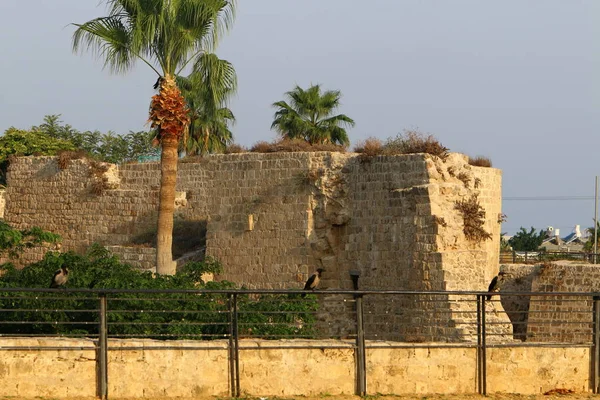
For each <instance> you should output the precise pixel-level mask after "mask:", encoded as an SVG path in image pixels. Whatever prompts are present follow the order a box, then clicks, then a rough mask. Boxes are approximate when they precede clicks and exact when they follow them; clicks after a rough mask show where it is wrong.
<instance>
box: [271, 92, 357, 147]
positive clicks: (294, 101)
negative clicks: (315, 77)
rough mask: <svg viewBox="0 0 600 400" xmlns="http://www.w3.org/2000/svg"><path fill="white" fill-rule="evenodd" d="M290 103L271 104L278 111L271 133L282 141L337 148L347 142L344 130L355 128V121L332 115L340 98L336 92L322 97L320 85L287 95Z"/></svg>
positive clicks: (345, 144) (342, 115) (339, 93)
mask: <svg viewBox="0 0 600 400" xmlns="http://www.w3.org/2000/svg"><path fill="white" fill-rule="evenodd" d="M286 97H287V98H288V100H289V101H290V103H289V104H288V103H287V102H285V101H278V102H276V103H273V107H275V108H277V111H276V112H275V120H274V121H273V124H271V129H276V130H277V132H279V134H280V135H281V137H282V138H285V139H303V140H306V141H307V142H309V143H311V144H326V143H333V144H336V143H337V144H340V145H344V146H347V145H348V144H349V143H350V141H349V140H348V134H347V133H346V129H344V127H352V126H354V120H353V119H352V118H350V117H348V116H346V115H344V114H339V115H332V114H333V113H334V111H335V110H336V109H337V108H338V107H339V106H340V98H341V97H342V94H341V92H340V91H337V90H329V91H326V92H323V93H321V86H320V85H313V86H311V87H309V88H308V89H307V90H304V89H302V88H301V87H299V86H296V87H295V88H294V89H293V90H292V91H290V92H287V93H286Z"/></svg>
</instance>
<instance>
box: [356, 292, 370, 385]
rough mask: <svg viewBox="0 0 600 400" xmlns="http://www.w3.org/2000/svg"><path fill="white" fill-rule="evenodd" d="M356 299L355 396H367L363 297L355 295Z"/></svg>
mask: <svg viewBox="0 0 600 400" xmlns="http://www.w3.org/2000/svg"><path fill="white" fill-rule="evenodd" d="M354 298H355V299H356V356H357V369H356V380H357V385H356V386H357V392H358V393H356V394H357V395H359V396H366V395H367V357H366V350H365V329H364V321H363V296H362V294H359V295H355V296H354Z"/></svg>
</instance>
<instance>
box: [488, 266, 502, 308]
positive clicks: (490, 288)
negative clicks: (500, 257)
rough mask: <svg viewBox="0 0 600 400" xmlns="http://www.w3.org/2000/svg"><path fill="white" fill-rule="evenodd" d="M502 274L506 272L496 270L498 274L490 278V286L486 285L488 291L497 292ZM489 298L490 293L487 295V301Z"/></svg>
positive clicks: (490, 296) (490, 297) (490, 298)
mask: <svg viewBox="0 0 600 400" xmlns="http://www.w3.org/2000/svg"><path fill="white" fill-rule="evenodd" d="M504 275H506V272H504V271H500V272H498V275H496V276H495V277H494V279H492V281H491V282H490V286H488V292H490V293H492V292H498V291H499V290H500V286H501V285H502V282H503V281H504ZM490 300H492V295H491V294H489V295H487V301H490Z"/></svg>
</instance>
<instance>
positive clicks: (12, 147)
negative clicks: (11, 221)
mask: <svg viewBox="0 0 600 400" xmlns="http://www.w3.org/2000/svg"><path fill="white" fill-rule="evenodd" d="M63 150H75V146H74V145H73V143H71V142H70V141H68V140H63V139H57V138H52V137H49V136H48V135H46V134H45V133H43V132H40V131H37V130H21V129H16V128H8V129H7V130H6V132H4V135H2V136H1V137H0V183H1V184H3V185H5V184H6V170H7V168H8V163H9V157H10V156H12V155H16V156H32V155H49V156H53V155H56V154H58V152H59V151H63Z"/></svg>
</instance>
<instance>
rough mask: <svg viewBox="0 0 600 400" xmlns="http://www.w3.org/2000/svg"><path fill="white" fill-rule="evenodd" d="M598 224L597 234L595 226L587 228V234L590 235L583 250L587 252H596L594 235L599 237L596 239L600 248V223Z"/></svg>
mask: <svg viewBox="0 0 600 400" xmlns="http://www.w3.org/2000/svg"><path fill="white" fill-rule="evenodd" d="M597 224H598V229H596V232H594V227H593V226H590V227H589V228H587V229H586V230H585V232H586V233H587V235H588V238H587V241H586V242H585V243H584V244H583V250H585V251H589V252H592V251H594V233H595V234H596V235H598V236H597V237H596V240H597V244H598V247H600V222H597Z"/></svg>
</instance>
